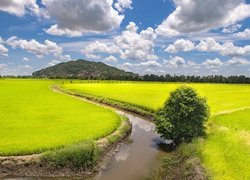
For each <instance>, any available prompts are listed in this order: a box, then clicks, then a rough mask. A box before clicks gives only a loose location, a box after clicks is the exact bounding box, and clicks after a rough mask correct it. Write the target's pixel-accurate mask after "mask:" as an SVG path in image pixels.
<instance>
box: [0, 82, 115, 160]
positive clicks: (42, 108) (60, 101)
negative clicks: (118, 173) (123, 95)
mask: <svg viewBox="0 0 250 180" xmlns="http://www.w3.org/2000/svg"><path fill="white" fill-rule="evenodd" d="M55 83H57V82H56V81H49V80H21V79H20V80H16V79H13V80H8V79H2V80H0V102H1V103H0V156H6V155H24V154H32V153H40V152H43V151H46V150H50V149H55V148H59V147H64V146H66V145H70V144H73V143H77V142H80V141H85V140H90V139H92V140H94V139H98V138H100V137H104V136H106V135H108V134H110V133H111V132H113V131H114V130H115V129H116V128H117V127H118V126H119V124H120V117H119V116H118V115H117V114H116V113H114V112H112V111H111V110H108V109H105V108H102V107H99V106H96V105H93V104H90V103H87V102H84V101H81V100H78V99H74V98H72V97H69V96H66V95H64V94H60V93H56V92H53V91H52V90H51V89H50V88H49V87H50V86H51V85H52V84H55Z"/></svg>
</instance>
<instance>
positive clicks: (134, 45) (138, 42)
mask: <svg viewBox="0 0 250 180" xmlns="http://www.w3.org/2000/svg"><path fill="white" fill-rule="evenodd" d="M137 29H138V27H137V26H136V24H135V23H134V22H130V23H129V25H128V26H127V27H126V30H125V31H123V32H122V34H121V35H120V36H117V37H115V38H114V41H115V45H116V46H117V47H119V48H120V57H121V58H122V59H132V60H156V59H158V57H157V56H156V55H155V54H154V39H155V34H154V30H153V29H152V28H147V29H146V30H143V31H141V32H140V33H137Z"/></svg>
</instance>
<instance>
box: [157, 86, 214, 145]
mask: <svg viewBox="0 0 250 180" xmlns="http://www.w3.org/2000/svg"><path fill="white" fill-rule="evenodd" d="M209 114H210V113H209V107H208V105H207V102H206V99H205V98H202V97H200V96H198V94H197V92H196V91H195V90H194V89H192V88H191V87H187V86H182V87H180V88H178V89H177V90H175V91H173V92H172V93H171V94H170V97H169V99H168V100H167V101H166V103H165V105H164V107H163V108H162V109H160V110H159V111H158V112H157V115H156V120H155V124H156V131H157V132H158V133H159V134H161V136H162V137H163V138H164V139H168V140H173V142H174V144H175V145H178V144H180V143H181V142H190V141H192V139H193V138H196V137H199V136H202V135H204V134H205V126H204V123H205V121H207V120H208V118H209Z"/></svg>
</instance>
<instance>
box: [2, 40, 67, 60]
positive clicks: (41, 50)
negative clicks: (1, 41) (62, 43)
mask: <svg viewBox="0 0 250 180" xmlns="http://www.w3.org/2000/svg"><path fill="white" fill-rule="evenodd" d="M6 43H7V44H8V45H9V46H11V47H12V48H14V49H15V48H21V49H23V50H26V51H28V52H30V53H33V54H35V55H36V56H37V57H40V58H41V57H43V56H44V55H49V54H52V55H55V56H59V55H61V54H62V51H63V50H62V48H61V47H59V46H58V45H57V44H56V43H55V42H52V41H50V40H45V41H44V44H41V43H39V42H37V41H36V40H35V39H32V40H30V41H27V40H24V39H19V38H17V37H16V36H12V37H10V38H9V39H8V40H7V41H6Z"/></svg>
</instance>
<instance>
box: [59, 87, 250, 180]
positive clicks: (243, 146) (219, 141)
mask: <svg viewBox="0 0 250 180" xmlns="http://www.w3.org/2000/svg"><path fill="white" fill-rule="evenodd" d="M181 85H183V84H177V83H176V84H175V83H145V82H139V83H134V82H132V83H131V82H129V83H128V82H127V83H121V82H120V83H119V82H118V83H103V82H101V83H74V84H63V85H62V87H64V88H66V89H69V90H71V91H75V92H78V93H79V92H81V93H84V94H90V95H94V96H101V97H105V98H108V99H114V100H120V101H125V102H128V103H132V104H136V105H142V106H144V107H147V108H150V109H153V110H157V109H158V108H160V107H161V106H162V105H163V104H164V102H165V100H166V99H167V98H168V96H169V93H170V92H171V91H173V90H174V89H176V88H177V87H179V86H181ZM186 85H188V86H191V87H193V88H194V89H196V90H197V91H198V93H199V94H200V95H201V96H205V97H206V98H207V101H208V104H209V106H210V108H211V115H212V116H211V119H210V120H209V122H208V123H207V127H208V129H207V133H208V136H207V137H206V138H205V139H198V140H197V141H195V142H194V143H193V146H194V147H196V151H197V153H196V154H197V155H198V156H199V157H200V159H201V160H202V163H203V166H204V167H205V169H206V170H207V172H208V175H209V176H210V178H211V179H218V180H221V179H225V180H226V179H239V180H241V179H250V168H249V164H250V142H249V139H250V109H249V108H250V85H234V84H194V83H193V84H186ZM188 147H189V146H186V147H185V148H188Z"/></svg>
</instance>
